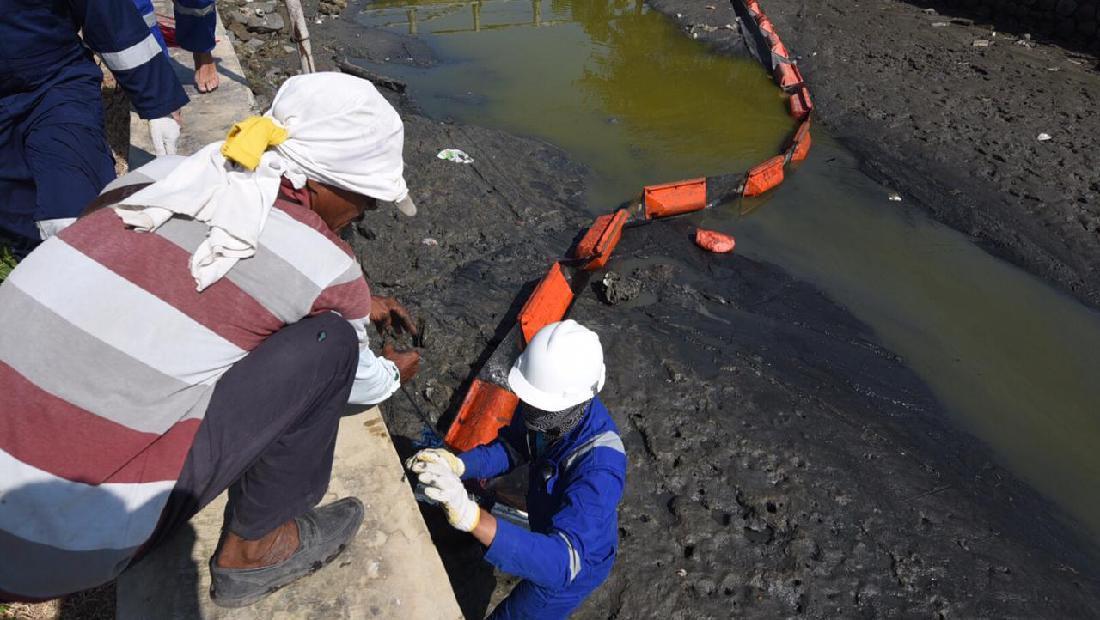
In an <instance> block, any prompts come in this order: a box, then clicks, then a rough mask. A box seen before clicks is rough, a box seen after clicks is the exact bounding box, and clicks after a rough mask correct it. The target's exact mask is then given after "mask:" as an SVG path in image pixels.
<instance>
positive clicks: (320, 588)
mask: <svg viewBox="0 0 1100 620" xmlns="http://www.w3.org/2000/svg"><path fill="white" fill-rule="evenodd" d="M348 495H354V496H356V497H358V498H360V499H361V500H363V503H364V504H365V505H366V507H367V511H366V518H365V520H364V521H363V526H362V528H360V530H359V534H358V536H357V537H356V539H355V541H354V542H353V543H352V545H351V546H350V547H349V548H348V549H347V550H346V551H344V553H343V554H342V555H341V556H340V557H339V558H337V559H336V560H335V561H334V562H333V563H332V564H329V565H328V566H326V567H325V568H323V569H322V570H320V571H318V572H317V573H315V574H314V575H312V576H310V577H307V578H305V579H303V580H302V581H299V582H297V583H295V584H291V585H290V586H287V587H286V588H283V589H282V590H280V591H278V592H276V593H275V594H272V595H271V596H269V597H268V598H266V599H264V600H263V601H261V602H259V603H257V604H256V605H253V606H251V607H247V608H244V609H233V610H229V609H222V608H220V607H217V606H215V605H214V604H213V603H212V602H211V601H210V597H209V595H208V594H207V593H208V592H209V589H210V572H209V569H208V566H207V563H208V562H209V560H210V556H211V555H212V554H213V553H214V548H215V547H216V546H217V544H218V537H219V534H220V531H221V523H222V512H223V510H224V509H225V495H224V494H223V495H222V496H221V497H220V498H219V499H218V501H216V502H214V503H213V504H211V505H210V506H207V507H206V509H205V510H203V511H202V512H200V513H199V514H198V515H197V516H196V517H195V518H194V519H192V520H191V527H189V528H185V529H184V531H182V532H180V533H179V535H177V536H176V537H174V538H173V539H172V540H171V541H169V543H168V544H166V545H165V546H164V547H162V548H160V549H158V550H157V551H155V552H154V553H152V554H151V555H150V556H149V557H148V558H146V559H145V560H144V561H142V562H141V563H140V564H138V565H137V566H135V567H134V568H133V569H131V570H128V571H126V572H125V573H123V575H122V577H121V578H119V580H118V607H117V615H116V618H118V619H119V620H147V619H148V618H158V619H163V620H191V619H194V618H210V619H226V620H229V619H235V620H244V619H247V620H282V619H284V618H285V619H291V618H294V619H306V618H317V619H321V618H324V619H336V618H349V619H351V618H355V619H358V618H401V619H408V620H417V619H421V618H423V619H428V618H431V619H439V620H453V619H456V618H462V612H461V611H460V610H459V607H458V603H457V602H456V601H455V597H454V593H453V592H452V591H451V587H450V582H449V581H448V579H447V573H446V572H445V571H444V569H443V562H442V561H441V560H440V559H439V555H438V554H437V553H436V550H435V546H434V545H433V544H432V540H431V536H430V535H429V534H428V529H427V527H426V526H425V525H424V521H423V519H422V518H421V516H420V511H419V509H418V508H417V506H416V500H415V499H414V498H413V494H412V490H411V489H410V488H409V485H408V483H407V482H406V481H405V478H404V471H403V469H402V466H401V463H400V460H399V459H398V457H397V452H396V451H395V450H394V448H393V444H392V443H391V442H390V437H389V433H388V432H387V431H386V425H385V422H383V421H382V417H381V415H380V414H379V410H378V408H377V407H375V408H373V409H371V410H369V411H367V412H365V413H361V414H358V415H354V416H349V417H346V418H344V419H343V420H342V421H341V424H340V434H339V437H338V439H337V441H336V462H335V465H334V468H333V479H332V483H331V485H330V487H329V494H328V496H327V497H326V498H325V499H324V500H323V501H322V503H328V502H330V501H332V500H335V499H338V498H341V497H346V496H348Z"/></svg>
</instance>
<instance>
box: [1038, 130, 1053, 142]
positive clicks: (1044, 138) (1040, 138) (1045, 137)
mask: <svg viewBox="0 0 1100 620" xmlns="http://www.w3.org/2000/svg"><path fill="white" fill-rule="evenodd" d="M1035 139H1036V140H1038V141H1039V142H1046V141H1047V140H1050V139H1051V138H1050V134H1049V133H1047V132H1045V131H1044V132H1043V133H1041V134H1039V135H1038V136H1036V138H1035Z"/></svg>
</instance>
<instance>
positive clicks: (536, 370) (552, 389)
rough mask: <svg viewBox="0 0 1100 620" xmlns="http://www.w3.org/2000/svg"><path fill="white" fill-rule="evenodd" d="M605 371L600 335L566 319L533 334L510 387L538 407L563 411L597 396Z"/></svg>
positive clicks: (516, 365) (509, 376)
mask: <svg viewBox="0 0 1100 620" xmlns="http://www.w3.org/2000/svg"><path fill="white" fill-rule="evenodd" d="M604 375H605V369H604V365H603V347H602V346H600V337H599V336H597V335H596V332H594V331H592V330H590V329H588V328H587V327H584V326H583V325H581V324H579V323H577V322H576V321H574V320H572V319H566V320H564V321H561V322H559V323H551V324H549V325H547V326H546V327H543V328H542V329H540V330H539V331H538V333H536V334H535V336H534V337H533V338H531V342H529V343H528V344H527V348H526V349H525V350H524V351H523V354H522V355H520V356H519V359H517V360H516V363H515V364H513V365H512V370H511V371H510V372H509V373H508V387H510V388H511V389H512V391H513V392H515V393H516V396H519V398H520V400H522V401H523V402H525V403H527V404H528V405H531V406H532V407H535V408H536V409H542V410H543V411H562V410H564V409H568V408H570V407H572V406H574V405H579V404H581V403H583V402H584V401H586V400H589V399H591V398H592V397H593V396H595V395H596V394H597V393H598V392H599V391H600V390H601V389H603V382H604Z"/></svg>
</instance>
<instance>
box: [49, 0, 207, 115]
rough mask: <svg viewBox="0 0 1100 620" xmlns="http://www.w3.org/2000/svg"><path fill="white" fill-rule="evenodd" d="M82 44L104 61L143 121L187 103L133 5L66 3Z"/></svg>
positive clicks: (89, 0) (124, 0)
mask: <svg viewBox="0 0 1100 620" xmlns="http://www.w3.org/2000/svg"><path fill="white" fill-rule="evenodd" d="M69 4H70V5H71V7H72V14H73V18H74V19H75V20H76V21H77V24H76V25H77V26H78V27H79V28H82V29H83V32H84V42H85V43H87V45H88V47H90V48H92V50H94V51H95V52H96V53H98V54H99V55H100V57H102V58H103V62H104V63H106V65H107V68H108V69H110V70H111V73H113V74H114V76H115V79H117V80H118V83H119V84H120V85H122V88H123V89H124V90H125V91H126V94H127V95H129V96H130V103H131V104H133V106H134V109H135V110H137V112H138V115H139V116H141V117H142V118H160V117H163V116H168V115H169V114H171V113H172V112H174V111H176V110H178V109H180V108H182V107H183V106H184V105H186V104H187V95H186V94H185V93H184V92H183V86H182V85H180V82H179V79H177V78H176V74H175V71H174V70H173V69H172V65H171V63H170V61H169V60H168V56H167V55H165V54H164V53H163V51H162V50H161V47H160V44H159V43H158V42H157V39H156V37H155V36H153V34H152V32H150V30H149V26H147V25H146V24H145V21H144V19H143V18H142V16H141V13H140V12H139V11H138V9H137V7H135V6H134V2H133V0H69Z"/></svg>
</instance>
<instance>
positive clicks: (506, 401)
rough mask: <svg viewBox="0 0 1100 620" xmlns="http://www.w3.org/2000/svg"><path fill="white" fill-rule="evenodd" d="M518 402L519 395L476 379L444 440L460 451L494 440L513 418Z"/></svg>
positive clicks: (449, 445)
mask: <svg viewBox="0 0 1100 620" xmlns="http://www.w3.org/2000/svg"><path fill="white" fill-rule="evenodd" d="M518 404H519V397H518V396H516V395H515V394H513V393H511V392H509V391H508V390H506V389H504V388H502V387H500V386H499V385H493V384H492V383H487V382H485V381H482V380H481V379H474V382H473V383H472V384H470V390H469V391H468V392H466V399H465V400H463V401H462V407H461V408H460V409H459V410H458V415H457V416H455V419H454V422H451V428H449V429H447V436H446V437H445V438H444V439H443V441H444V442H445V443H446V444H447V447H448V448H450V449H452V450H455V451H457V452H466V451H467V450H473V449H474V448H476V447H478V446H483V445H485V444H487V443H492V441H493V440H494V439H496V438H497V435H498V434H499V433H500V429H502V428H504V427H505V426H508V423H509V422H511V421H512V416H513V415H514V414H515V412H516V406H517V405H518Z"/></svg>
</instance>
